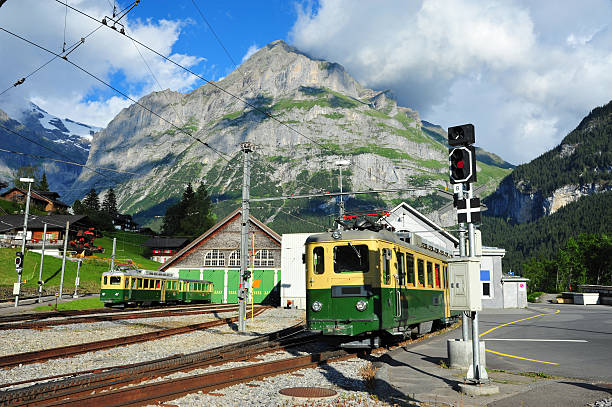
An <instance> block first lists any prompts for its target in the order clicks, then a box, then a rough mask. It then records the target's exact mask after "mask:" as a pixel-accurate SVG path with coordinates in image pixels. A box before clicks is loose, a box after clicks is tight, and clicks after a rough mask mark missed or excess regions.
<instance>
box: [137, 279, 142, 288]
mask: <svg viewBox="0 0 612 407" xmlns="http://www.w3.org/2000/svg"><path fill="white" fill-rule="evenodd" d="M138 288H142V278H139V279H138Z"/></svg>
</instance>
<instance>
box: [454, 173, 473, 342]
mask: <svg viewBox="0 0 612 407" xmlns="http://www.w3.org/2000/svg"><path fill="white" fill-rule="evenodd" d="M456 185H457V186H458V188H457V199H458V200H461V199H463V184H456ZM459 256H460V257H465V223H463V222H461V223H459ZM468 328H469V327H468V316H467V314H466V313H465V311H461V339H462V340H463V341H468V340H470V336H469V332H468Z"/></svg>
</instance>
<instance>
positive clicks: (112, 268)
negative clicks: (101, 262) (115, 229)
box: [110, 237, 117, 271]
mask: <svg viewBox="0 0 612 407" xmlns="http://www.w3.org/2000/svg"><path fill="white" fill-rule="evenodd" d="M116 248H117V238H116V237H113V255H112V256H111V264H110V271H114V270H115V249H116Z"/></svg>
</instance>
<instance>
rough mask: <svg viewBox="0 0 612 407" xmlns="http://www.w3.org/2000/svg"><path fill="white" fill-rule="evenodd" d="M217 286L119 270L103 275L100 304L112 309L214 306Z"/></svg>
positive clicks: (201, 281)
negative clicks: (145, 306) (212, 301)
mask: <svg viewBox="0 0 612 407" xmlns="http://www.w3.org/2000/svg"><path fill="white" fill-rule="evenodd" d="M212 291H213V283H211V282H210V281H204V280H190V279H184V278H177V277H173V276H169V275H168V274H166V273H162V272H159V271H150V270H115V271H109V272H106V273H102V281H101V283H100V301H102V302H103V303H104V305H105V306H111V305H115V304H118V305H150V304H153V303H155V304H177V303H190V302H210V300H211V296H212Z"/></svg>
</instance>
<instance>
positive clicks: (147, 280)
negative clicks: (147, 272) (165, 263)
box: [142, 278, 149, 288]
mask: <svg viewBox="0 0 612 407" xmlns="http://www.w3.org/2000/svg"><path fill="white" fill-rule="evenodd" d="M142 288H149V279H148V278H145V279H144V285H143V287H142Z"/></svg>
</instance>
